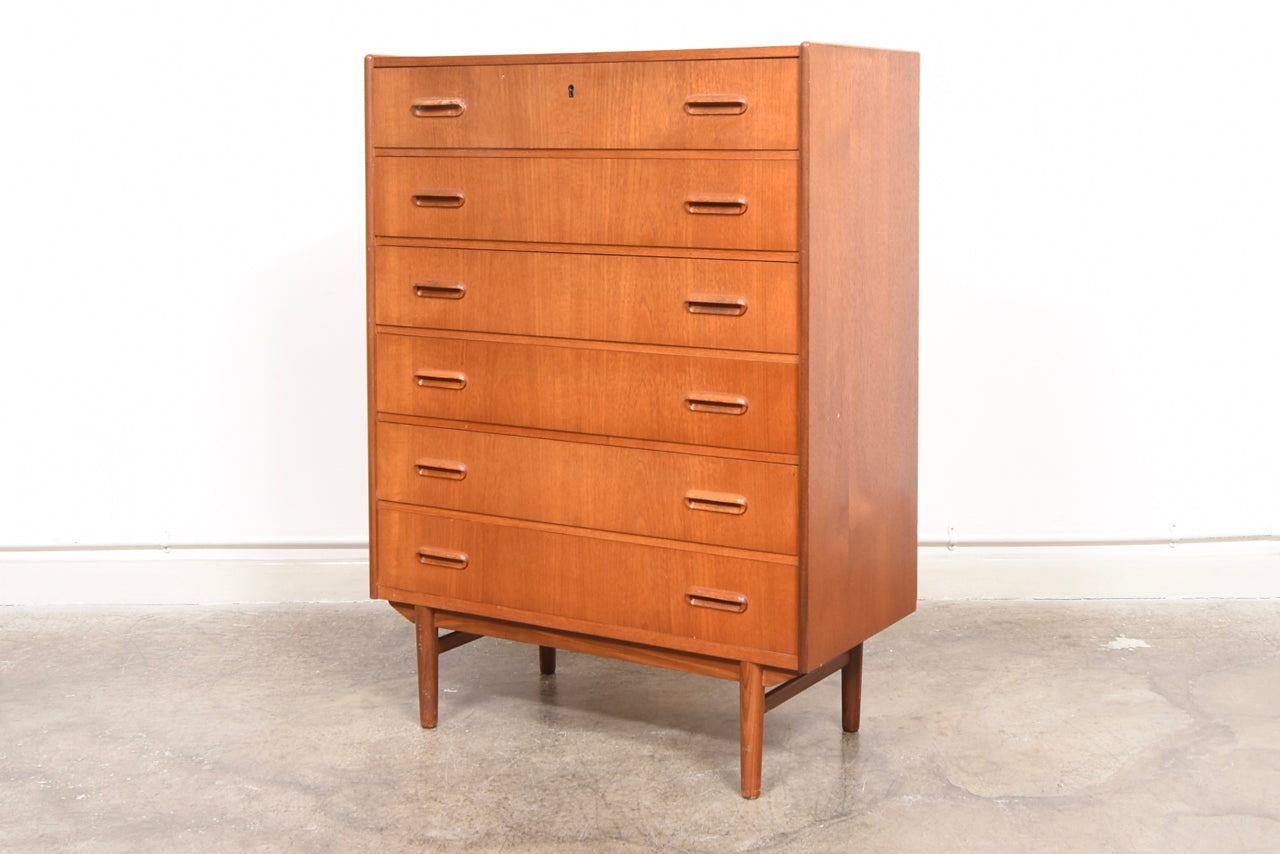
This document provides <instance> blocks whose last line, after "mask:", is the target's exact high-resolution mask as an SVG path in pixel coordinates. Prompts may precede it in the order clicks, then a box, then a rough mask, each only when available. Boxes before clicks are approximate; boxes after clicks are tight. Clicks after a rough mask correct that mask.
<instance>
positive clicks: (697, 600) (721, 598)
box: [684, 587, 747, 614]
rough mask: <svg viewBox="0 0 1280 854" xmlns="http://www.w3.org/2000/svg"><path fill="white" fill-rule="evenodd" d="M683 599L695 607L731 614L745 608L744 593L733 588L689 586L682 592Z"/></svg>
mask: <svg viewBox="0 0 1280 854" xmlns="http://www.w3.org/2000/svg"><path fill="white" fill-rule="evenodd" d="M684 599H685V601H686V602H688V603H689V604H690V605H692V606H693V607H695V608H710V609H711V610H713V611H728V612H729V613H731V614H741V613H742V612H743V611H745V610H747V597H746V595H745V594H742V593H737V592H735V591H733V590H713V589H711V588H710V587H690V588H689V589H688V590H686V591H685V592H684Z"/></svg>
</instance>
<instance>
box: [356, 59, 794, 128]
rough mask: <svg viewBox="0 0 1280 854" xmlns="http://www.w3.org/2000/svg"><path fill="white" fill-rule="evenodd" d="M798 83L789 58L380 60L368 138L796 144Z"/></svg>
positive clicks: (374, 87)
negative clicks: (394, 63) (407, 63)
mask: <svg viewBox="0 0 1280 854" xmlns="http://www.w3.org/2000/svg"><path fill="white" fill-rule="evenodd" d="M570 87H572V89H573V95H572V97H570V94H569V90H570ZM799 92H800V81H799V63H798V62H797V61H796V60H795V59H751V60H707V61H687V62H682V61H676V62H589V63H551V64H530V65H506V64H504V65H466V66H436V67H429V68H378V69H375V70H374V71H373V144H374V145H375V146H387V147H401V148H683V149H698V148H713V149H733V148H738V149H769V148H772V149H794V148H796V147H797V123H798V122H797V117H798V115H799V105H798V98H799Z"/></svg>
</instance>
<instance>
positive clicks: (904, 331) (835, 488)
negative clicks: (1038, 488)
mask: <svg viewBox="0 0 1280 854" xmlns="http://www.w3.org/2000/svg"><path fill="white" fill-rule="evenodd" d="M801 62H802V68H803V69H805V70H804V71H803V72H802V79H803V80H804V81H805V86H806V90H805V94H804V98H803V100H804V103H805V109H804V113H803V115H804V116H805V117H806V123H805V125H804V126H803V127H802V136H801V138H802V152H801V154H802V157H803V158H804V159H805V161H806V163H807V164H808V165H807V177H806V181H805V199H804V204H803V209H804V211H803V217H802V221H803V223H804V227H805V232H806V233H805V244H806V251H805V252H804V254H803V257H802V262H801V275H802V285H801V286H802V294H803V295H802V298H801V302H802V314H801V324H802V325H801V334H802V351H803V352H804V354H805V355H804V356H803V357H802V359H803V361H802V365H801V372H800V374H801V391H800V399H801V401H802V405H801V413H802V418H803V424H802V427H801V431H800V433H801V435H802V436H804V437H805V443H804V447H803V448H802V449H801V468H802V472H801V489H802V492H801V508H802V511H801V512H802V515H803V518H802V521H801V567H802V585H803V594H802V601H803V603H804V606H803V607H804V627H805V628H804V634H805V642H804V647H803V650H802V662H803V665H804V667H805V668H810V667H815V666H817V665H818V664H820V663H821V662H823V661H827V660H829V659H831V658H834V657H835V656H837V655H839V654H840V653H842V652H844V651H845V650H848V649H850V648H852V647H854V646H856V645H857V644H859V643H861V642H862V641H864V640H865V639H867V638H868V637H870V636H871V635H873V634H875V633H876V632H878V631H880V630H881V629H883V628H885V627H886V626H888V625H890V624H891V623H893V622H895V621H896V620H898V619H901V618H902V617H904V616H906V615H907V614H909V613H911V612H912V611H913V610H915V601H916V538H917V534H916V458H917V457H916V455H917V450H916V447H917V438H916V437H917V427H916V423H917V410H918V404H917V385H918V380H917V351H916V340H917V334H918V333H917V323H918V321H917V314H918V308H917V305H918V263H917V257H918V248H917V232H918V213H917V198H918V186H919V168H918V159H917V158H918V155H917V152H918V148H919V142H918V138H919V132H918V112H919V108H918V98H919V56H918V55H916V54H912V53H900V52H895V51H871V50H856V49H851V48H843V47H835V46H830V45H810V44H806V45H803V46H802V48H801Z"/></svg>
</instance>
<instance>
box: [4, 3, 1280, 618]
mask: <svg viewBox="0 0 1280 854" xmlns="http://www.w3.org/2000/svg"><path fill="white" fill-rule="evenodd" d="M1256 5H1257V4H1248V3H1233V2H1227V3H1222V2H1219V3H1214V4H1208V3H1198V4H1188V3H1154V2H1152V3H1124V2H1107V3H1087V2H1086V3H1075V4H1067V5H1063V4H1055V5H1052V6H1049V5H1046V4H1036V3H1025V2H1001V3H992V2H987V3H982V2H976V3H963V4H960V3H945V2H932V3H927V2H893V3H889V2H882V3H858V2H848V0H846V2H837V3H805V2H793V3H786V4H765V3H759V2H743V1H742V0H739V2H725V3H693V2H668V1H667V0H660V1H659V2H647V3H644V4H630V5H627V6H622V5H620V4H606V3H599V2H582V0H567V2H556V3H540V2H520V3H484V4H481V3H475V4H469V3H465V2H453V3H424V2H415V3H409V2H382V3H378V2H367V3H303V2H297V0H289V2H283V1H282V2H270V0H253V2H248V0H230V2H223V3H219V4H213V5H190V4H179V3H162V2H159V0H139V2H123V3H115V4H97V3H89V2H79V3H57V2H47V3H42V4H24V5H22V6H20V7H17V8H16V9H15V10H11V11H9V12H7V13H6V21H5V26H4V27H3V29H0V90H2V94H3V101H2V103H3V113H2V115H3V117H4V128H5V129H4V131H3V133H2V134H0V154H2V155H3V156H0V194H2V196H0V197H2V198H3V204H2V206H0V233H2V234H3V246H4V250H3V253H2V254H0V431H2V435H0V548H4V547H8V548H10V549H11V550H12V549H13V548H14V547H27V546H71V545H75V544H80V545H93V546H97V545H107V544H131V545H140V546H149V545H159V544H166V543H171V544H178V545H180V544H219V543H225V544H254V543H257V544H282V543H283V544H299V543H323V544H337V545H341V544H344V543H345V544H359V543H361V542H362V541H363V540H364V539H365V537H366V530H365V506H366V505H365V495H364V491H365V475H364V471H365V457H364V434H365V415H364V406H365V397H364V345H363V333H364V330H363V312H364V268H363V224H364V220H363V162H362V143H363V136H362V134H363V128H362V97H363V95H362V69H361V64H362V58H363V56H364V54H366V53H387V54H396V53H405V54H471V53H504V52H506V53H515V52H561V51H586V50H627V49H649V48H683V47H706V46H749V45H760V44H793V43H797V42H799V41H801V40H804V39H810V40H816V41H829V42H838V43H847V44H862V45H871V46H881V47H898V48H905V49H911V50H918V51H920V52H921V53H922V98H921V112H922V116H921V130H922V140H921V164H922V169H921V179H922V194H921V247H922V249H921V349H920V354H921V366H920V367H921V434H920V535H921V538H922V540H925V541H932V542H946V541H947V540H948V538H949V537H951V538H954V540H956V541H957V542H959V543H961V544H963V543H965V542H971V541H976V540H987V541H1016V540H1030V541H1055V542H1056V541H1071V540H1077V539H1088V540H1099V539H1101V540H1149V539H1154V540H1161V539H1165V538H1168V537H1170V536H1171V530H1172V531H1173V532H1174V533H1173V536H1176V537H1180V538H1196V537H1204V536H1234V537H1241V536H1260V535H1270V536H1274V535H1276V534H1280V489H1278V488H1277V484H1278V483H1280V450H1278V447H1280V446H1278V443H1277V439H1276V434H1277V421H1278V419H1277V417H1276V416H1277V392H1276V387H1277V381H1276V374H1277V366H1278V365H1280V335H1278V334H1277V332H1276V318H1277V316H1280V275H1278V273H1277V264H1276V261H1275V253H1276V249H1277V244H1278V242H1280V241H1278V238H1280V214H1278V213H1277V199H1278V198H1280V168H1278V167H1277V163H1276V161H1277V157H1276V152H1277V151H1280V131H1278V129H1277V122H1276V118H1275V117H1276V114H1277V111H1276V104H1277V103H1280V59H1278V56H1280V52H1277V51H1276V50H1275V47H1274V45H1273V44H1272V39H1271V32H1270V31H1271V29H1272V28H1271V27H1269V26H1268V25H1267V22H1266V21H1265V20H1263V19H1262V18H1261V17H1260V16H1255V15H1254V14H1252V10H1253V9H1254V8H1255V7H1256ZM1260 14H1261V13H1259V15H1260ZM1172 526H1176V528H1173V527H1172ZM11 553H12V552H11ZM2 557H3V553H2V552H0V558H2ZM1046 571H1048V570H1046ZM0 599H3V595H2V594H0Z"/></svg>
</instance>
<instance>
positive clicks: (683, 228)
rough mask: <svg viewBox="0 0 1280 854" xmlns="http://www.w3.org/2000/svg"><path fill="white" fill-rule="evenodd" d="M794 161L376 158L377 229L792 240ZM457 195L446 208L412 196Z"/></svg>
mask: <svg viewBox="0 0 1280 854" xmlns="http://www.w3.org/2000/svg"><path fill="white" fill-rule="evenodd" d="M797 174H798V166H797V163H796V161H790V160H709V159H688V160H674V159H610V158H607V157H593V158H582V157H564V158H558V157H553V156H548V157H546V158H543V159H535V158H528V157H461V156H449V157H445V156H442V157H376V158H375V163H374V185H375V193H374V231H375V233H376V234H378V235H382V236H403V237H444V238H470V239H479V240H522V241H533V242H553V243H609V244H620V245H638V246H689V247H719V248H730V249H767V250H793V249H796V248H797V233H796V221H797V220H796V202H797V194H798V189H797V180H798V178H797ZM434 193H460V194H462V196H463V197H465V203H464V204H462V205H461V206H457V207H429V206H428V207H424V206H422V205H421V204H418V203H416V202H415V201H414V199H415V197H418V196H422V195H424V194H434ZM708 196H717V197H719V196H733V197H741V198H743V199H745V200H746V202H747V210H746V212H745V213H743V214H741V215H732V216H723V215H706V214H694V213H689V212H688V211H687V210H686V209H685V204H686V202H688V201H689V200H690V199H695V198H702V197H708Z"/></svg>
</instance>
